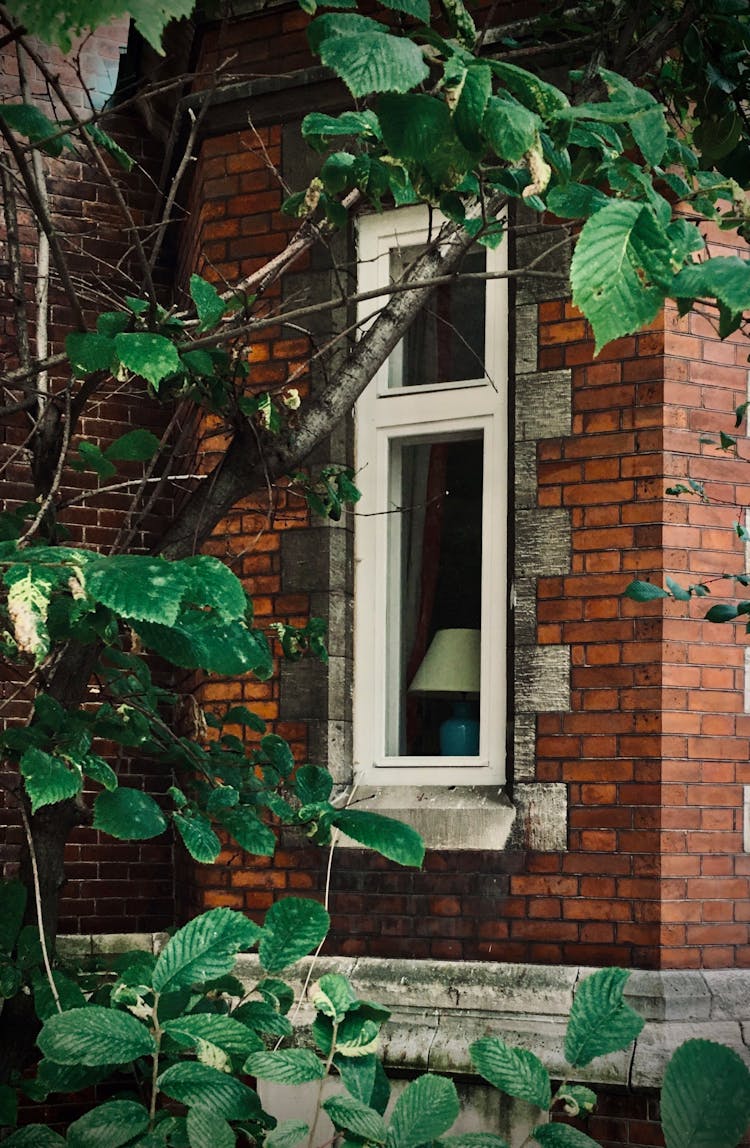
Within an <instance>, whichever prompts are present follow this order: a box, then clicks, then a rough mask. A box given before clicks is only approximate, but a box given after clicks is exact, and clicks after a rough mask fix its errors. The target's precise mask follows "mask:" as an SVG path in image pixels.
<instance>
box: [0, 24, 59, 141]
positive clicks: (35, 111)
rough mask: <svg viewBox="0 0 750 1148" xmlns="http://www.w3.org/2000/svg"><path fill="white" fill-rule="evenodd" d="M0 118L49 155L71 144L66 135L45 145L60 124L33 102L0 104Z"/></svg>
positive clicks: (12, 129)
mask: <svg viewBox="0 0 750 1148" xmlns="http://www.w3.org/2000/svg"><path fill="white" fill-rule="evenodd" d="M14 14H15V13H14ZM16 19H18V17H17V15H16ZM0 119H2V120H4V121H5V123H6V124H7V126H8V127H9V128H10V129H11V131H14V132H17V133H18V134H19V135H20V136H25V137H26V139H27V140H29V141H30V142H31V143H39V144H41V145H42V150H43V151H46V152H47V153H48V154H49V155H55V156H57V155H60V154H61V153H62V150H63V147H70V146H71V143H70V138H69V137H68V136H60V137H58V139H56V140H50V142H49V143H48V144H46V145H45V143H44V141H45V140H47V139H49V137H50V136H52V135H57V132H58V130H59V126H60V125H59V124H56V123H53V121H52V120H49V119H47V117H46V116H45V115H44V113H43V112H41V111H40V110H39V108H37V107H34V105H33V104H0Z"/></svg>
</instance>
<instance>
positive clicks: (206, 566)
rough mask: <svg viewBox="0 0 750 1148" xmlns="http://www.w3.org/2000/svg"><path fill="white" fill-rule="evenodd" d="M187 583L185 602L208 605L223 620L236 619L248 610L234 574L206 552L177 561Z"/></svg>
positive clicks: (245, 597)
mask: <svg viewBox="0 0 750 1148" xmlns="http://www.w3.org/2000/svg"><path fill="white" fill-rule="evenodd" d="M180 567H181V570H182V573H183V574H184V576H185V579H186V582H187V589H186V590H185V598H184V601H186V602H190V603H192V604H193V605H194V606H210V607H211V608H212V609H213V610H216V612H217V613H218V614H219V615H220V616H221V618H222V620H223V621H225V622H233V621H239V620H241V619H243V618H244V617H245V614H246V613H247V609H248V604H247V595H246V594H245V590H244V587H243V585H242V583H241V582H240V580H239V578H238V577H237V575H236V574H233V573H232V571H231V570H230V569H229V567H228V566H226V565H225V563H223V562H220V561H219V559H218V558H213V557H211V555H209V554H196V555H195V557H193V558H184V559H183V560H182V562H181V563H180Z"/></svg>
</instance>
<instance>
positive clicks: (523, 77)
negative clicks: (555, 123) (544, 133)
mask: <svg viewBox="0 0 750 1148" xmlns="http://www.w3.org/2000/svg"><path fill="white" fill-rule="evenodd" d="M487 62H488V64H489V66H490V67H491V68H492V71H493V72H494V73H495V75H496V76H497V77H498V78H499V80H500V81H501V82H502V83H503V84H504V86H505V87H506V88H507V89H508V91H509V92H512V94H513V95H514V96H515V97H516V99H517V100H520V102H521V103H522V104H523V105H524V107H526V108H528V109H529V110H530V111H532V112H536V113H537V115H540V116H542V118H543V119H547V118H548V117H549V116H551V115H553V114H554V113H555V112H559V111H561V110H562V109H563V108H568V106H569V104H568V99H567V96H565V95H564V94H563V93H562V92H561V91H560V89H559V88H556V87H555V86H554V85H553V84H548V83H546V81H544V80H540V79H539V77H538V76H534V75H532V74H531V72H527V71H526V70H525V69H524V68H519V67H517V66H516V65H515V64H507V63H504V62H501V61H500V60H488V61H487Z"/></svg>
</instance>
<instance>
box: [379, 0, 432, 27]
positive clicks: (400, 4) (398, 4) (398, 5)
mask: <svg viewBox="0 0 750 1148" xmlns="http://www.w3.org/2000/svg"><path fill="white" fill-rule="evenodd" d="M380 2H381V4H382V5H383V7H384V8H390V9H391V11H393V12H403V13H404V15H405V16H413V17H414V19H415V20H419V21H420V23H422V24H429V22H430V0H380Z"/></svg>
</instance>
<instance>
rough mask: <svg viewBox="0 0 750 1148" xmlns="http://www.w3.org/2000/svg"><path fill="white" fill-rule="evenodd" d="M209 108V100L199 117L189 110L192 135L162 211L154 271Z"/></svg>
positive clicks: (153, 255)
mask: <svg viewBox="0 0 750 1148" xmlns="http://www.w3.org/2000/svg"><path fill="white" fill-rule="evenodd" d="M208 106H209V100H208V99H206V100H204V101H203V103H202V104H201V109H200V111H199V112H198V115H197V116H196V115H195V113H194V112H193V111H192V109H189V110H188V114H189V116H190V120H191V123H190V134H189V135H188V139H187V143H186V144H185V150H184V151H183V153H182V158H181V159H180V162H179V164H178V165H177V171H176V172H175V173H174V176H173V177H172V182H171V184H170V187H169V193H168V194H167V198H166V200H165V201H164V210H163V211H162V214H161V219H160V220H159V226H158V228H157V231H156V236H155V238H154V245H153V248H152V249H151V258H150V259H149V267H150V268H151V270H152V271H153V269H154V267H155V266H156V261H157V259H158V258H159V252H160V251H161V247H162V243H163V242H164V236H165V235H166V233H167V227H168V225H169V222H170V220H171V218H172V208H173V207H174V201H175V197H176V196H177V189H178V188H179V186H180V184H181V183H182V177H183V176H184V174H185V172H186V171H187V168H188V164H189V163H190V161H191V160H192V158H193V150H194V148H195V141H196V139H197V138H198V131H199V129H200V126H201V122H202V120H203V117H204V115H205V114H206V111H207V109H208Z"/></svg>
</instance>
